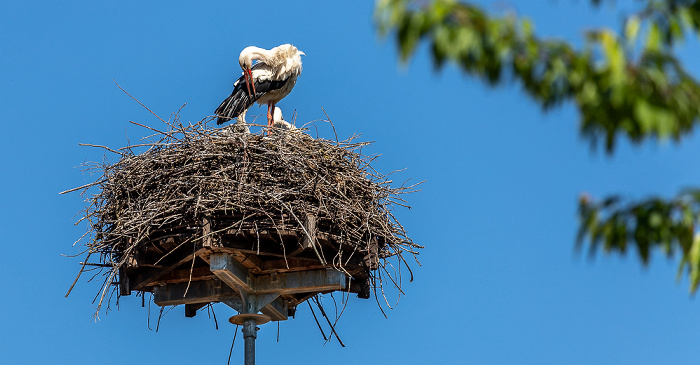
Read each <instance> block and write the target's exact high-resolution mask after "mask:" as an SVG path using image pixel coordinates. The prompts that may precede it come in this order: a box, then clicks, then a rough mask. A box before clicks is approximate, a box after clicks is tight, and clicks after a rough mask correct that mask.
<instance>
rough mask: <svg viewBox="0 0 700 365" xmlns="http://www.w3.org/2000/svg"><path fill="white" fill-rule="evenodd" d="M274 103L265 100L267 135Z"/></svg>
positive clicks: (270, 125)
mask: <svg viewBox="0 0 700 365" xmlns="http://www.w3.org/2000/svg"><path fill="white" fill-rule="evenodd" d="M273 108H274V104H273V103H272V102H271V101H268V102H267V135H268V136H269V135H270V128H272V111H273V110H274V109H273Z"/></svg>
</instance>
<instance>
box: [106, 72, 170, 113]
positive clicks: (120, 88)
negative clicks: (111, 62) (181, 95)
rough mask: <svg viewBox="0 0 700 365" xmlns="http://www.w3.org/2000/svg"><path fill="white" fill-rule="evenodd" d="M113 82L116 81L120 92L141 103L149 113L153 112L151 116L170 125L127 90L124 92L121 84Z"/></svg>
mask: <svg viewBox="0 0 700 365" xmlns="http://www.w3.org/2000/svg"><path fill="white" fill-rule="evenodd" d="M112 81H114V84H115V85H117V87H118V88H119V90H121V91H123V92H124V94H126V95H129V97H130V98H132V99H134V101H135V102H137V103H139V105H141V106H142V107H144V108H145V109H146V110H148V111H149V112H151V114H153V115H155V117H156V118H158V119H160V121H161V122H163V123H165V124H168V123H167V122H166V121H165V120H163V118H161V117H159V116H158V114H156V113H154V112H153V111H152V110H151V109H148V107H147V106H145V105H143V103H142V102H140V101H139V100H138V99H136V98H135V97H133V96H131V94H129V93H128V92H127V91H126V90H124V89H123V88H122V87H121V86H119V84H118V83H117V81H116V80H114V79H112Z"/></svg>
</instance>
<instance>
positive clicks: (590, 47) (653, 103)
mask: <svg viewBox="0 0 700 365" xmlns="http://www.w3.org/2000/svg"><path fill="white" fill-rule="evenodd" d="M601 2H602V1H601V0H592V3H593V4H594V5H596V6H597V5H600V3H601ZM639 3H640V7H639V9H640V10H639V11H637V12H634V13H631V14H629V15H627V16H626V17H625V19H624V21H623V22H622V24H621V27H620V28H621V29H620V30H619V31H615V30H612V29H608V28H598V29H592V30H587V31H586V32H585V33H584V39H583V42H582V43H583V45H582V46H581V47H579V48H577V47H574V46H573V45H572V44H571V43H569V42H567V41H565V40H556V39H547V38H543V37H540V36H538V35H537V34H536V32H535V29H534V25H533V23H532V22H531V21H530V20H528V19H525V18H522V17H518V16H515V15H513V14H507V15H503V16H493V15H490V14H487V13H486V12H485V11H484V10H482V9H481V8H480V7H478V6H476V5H473V4H470V3H464V2H458V1H454V0H434V1H431V2H417V1H411V0H380V1H378V2H377V6H376V13H375V20H376V22H377V24H378V27H379V31H380V34H382V35H384V36H387V35H389V34H391V35H393V36H394V37H395V40H396V43H397V45H398V48H399V52H400V56H401V60H402V61H407V60H409V59H410V58H411V57H412V56H413V54H414V53H415V50H416V48H417V46H418V45H419V44H420V43H427V44H428V45H429V47H430V51H431V56H432V60H433V62H434V65H435V67H436V68H437V69H438V70H439V69H441V68H442V67H443V66H444V65H445V64H446V63H451V64H454V65H456V66H457V67H459V68H460V69H461V70H462V71H464V72H465V73H467V74H470V75H472V76H474V77H476V78H478V79H480V80H483V81H485V82H486V83H488V84H490V85H497V84H502V83H519V84H521V85H522V86H523V89H524V91H525V93H526V94H528V95H530V96H531V97H532V98H534V100H535V102H536V103H538V104H539V105H540V106H542V107H543V108H544V109H545V110H547V109H550V108H552V107H555V106H558V105H560V104H562V103H564V102H573V103H574V104H575V106H576V108H577V109H578V111H579V115H580V123H579V129H580V133H581V135H582V136H583V137H584V138H586V139H587V140H588V141H589V142H590V143H591V144H592V145H593V146H597V145H599V144H602V145H604V148H605V151H606V152H607V153H613V152H614V149H615V144H616V141H617V140H618V139H619V138H621V137H624V138H627V139H629V140H630V141H631V142H633V143H641V142H643V141H645V140H650V139H651V140H663V139H673V140H675V141H680V139H681V138H682V137H683V136H684V135H687V134H689V133H690V132H691V131H692V130H693V128H694V127H696V126H697V125H698V123H699V122H700V84H698V82H697V81H696V80H695V79H694V78H693V76H692V75H690V74H689V73H688V72H687V71H686V70H685V68H684V67H683V64H682V62H681V61H680V60H679V58H678V57H677V55H676V46H677V44H678V43H679V42H680V41H682V40H684V39H685V38H687V37H688V36H689V35H691V34H695V35H697V34H700V0H698V1H690V0H675V1H673V0H672V1H660V0H646V1H640V2H639ZM579 217H580V219H581V228H580V233H579V237H578V245H579V246H580V245H583V244H584V242H588V243H589V247H590V249H591V251H592V252H595V251H596V250H597V249H598V248H599V247H600V244H601V243H604V244H603V247H604V249H605V251H607V252H618V253H620V254H625V253H626V252H627V251H628V246H630V245H633V246H636V247H637V250H638V252H639V253H640V257H641V260H642V262H643V263H645V264H646V263H647V262H648V260H649V255H650V253H651V252H652V251H653V250H654V249H655V248H659V249H662V250H663V251H664V252H665V253H666V254H668V255H672V254H674V253H675V252H680V253H681V256H682V258H681V262H680V267H679V274H682V273H683V272H686V271H687V272H689V274H690V277H691V291H693V292H694V291H695V290H696V289H697V288H698V285H699V284H700V243H698V242H700V236H698V235H696V234H695V233H694V226H695V222H697V221H698V219H699V218H700V193H698V191H695V190H689V191H686V192H682V193H681V194H679V195H678V196H677V197H676V198H673V199H668V200H666V199H662V198H650V199H647V200H644V201H640V202H627V203H623V202H622V200H621V199H619V198H617V197H611V198H606V199H602V200H601V201H595V200H593V199H591V198H588V197H585V198H581V200H580V203H579Z"/></svg>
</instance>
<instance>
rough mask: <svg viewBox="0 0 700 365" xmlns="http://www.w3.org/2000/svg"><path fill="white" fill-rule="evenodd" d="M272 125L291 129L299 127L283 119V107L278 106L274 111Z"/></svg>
mask: <svg viewBox="0 0 700 365" xmlns="http://www.w3.org/2000/svg"><path fill="white" fill-rule="evenodd" d="M272 126H273V127H275V128H280V129H286V130H290V131H291V130H295V129H297V127H295V126H293V125H292V124H291V123H289V122H287V121H286V120H284V119H283V117H282V109H280V108H279V107H278V106H276V107H275V111H274V113H272Z"/></svg>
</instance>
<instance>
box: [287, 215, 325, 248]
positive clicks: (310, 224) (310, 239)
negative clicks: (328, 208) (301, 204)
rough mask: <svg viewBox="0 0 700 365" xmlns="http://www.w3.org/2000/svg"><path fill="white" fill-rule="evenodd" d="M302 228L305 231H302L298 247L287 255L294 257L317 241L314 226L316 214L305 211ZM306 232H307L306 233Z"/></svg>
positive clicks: (315, 227)
mask: <svg viewBox="0 0 700 365" xmlns="http://www.w3.org/2000/svg"><path fill="white" fill-rule="evenodd" d="M304 229H306V233H302V238H301V242H300V244H299V247H298V248H297V249H296V250H294V251H292V252H291V253H290V254H289V257H294V256H296V255H298V254H300V253H302V252H304V251H306V250H308V249H311V248H312V247H313V246H314V245H316V244H317V243H318V242H317V236H318V227H317V226H316V216H315V215H313V214H311V213H307V214H306V219H304ZM307 233H308V234H307Z"/></svg>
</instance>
